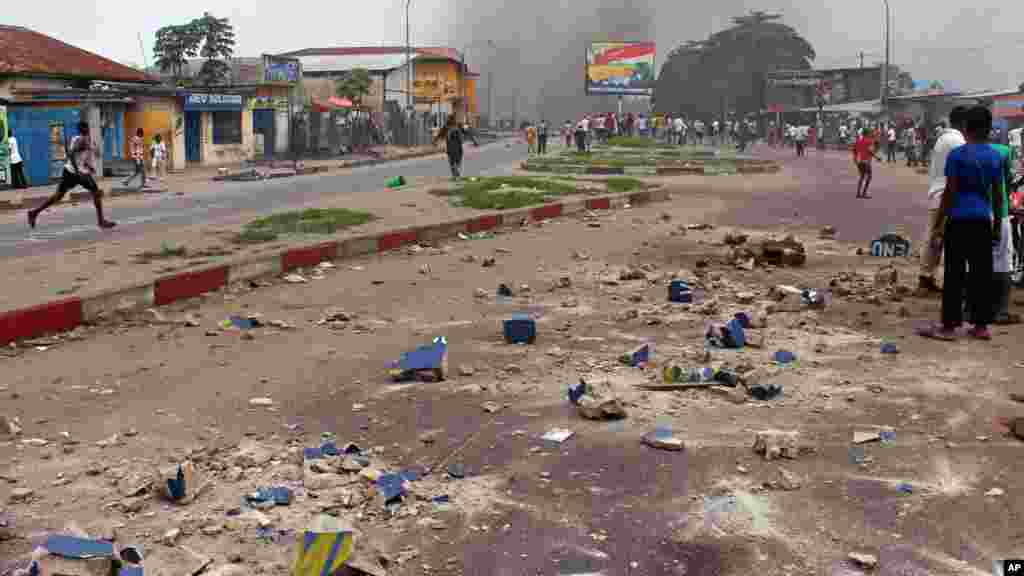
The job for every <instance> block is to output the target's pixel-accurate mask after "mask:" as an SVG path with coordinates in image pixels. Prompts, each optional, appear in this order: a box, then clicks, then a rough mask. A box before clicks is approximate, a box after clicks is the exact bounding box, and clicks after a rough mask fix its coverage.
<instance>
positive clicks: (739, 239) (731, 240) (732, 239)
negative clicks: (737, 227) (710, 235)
mask: <svg viewBox="0 0 1024 576" xmlns="http://www.w3.org/2000/svg"><path fill="white" fill-rule="evenodd" d="M748 239H750V236H749V235H747V234H739V233H736V234H733V233H729V234H726V235H725V238H724V239H722V241H723V242H725V245H726V246H739V245H741V244H746V243H747V240H748Z"/></svg>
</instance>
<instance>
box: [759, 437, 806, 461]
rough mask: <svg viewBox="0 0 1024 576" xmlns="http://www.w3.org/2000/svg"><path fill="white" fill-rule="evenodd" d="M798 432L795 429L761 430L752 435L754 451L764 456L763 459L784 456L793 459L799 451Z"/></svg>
mask: <svg viewBox="0 0 1024 576" xmlns="http://www.w3.org/2000/svg"><path fill="white" fill-rule="evenodd" d="M799 441H800V433H799V432H797V431H795V430H762V431H760V432H757V433H756V435H755V437H754V453H756V454H760V455H762V456H764V459H765V460H769V461H770V460H777V459H779V458H785V459H788V460H795V459H796V458H797V457H798V456H800V453H801V451H806V449H804V448H803V447H801V446H800V445H799Z"/></svg>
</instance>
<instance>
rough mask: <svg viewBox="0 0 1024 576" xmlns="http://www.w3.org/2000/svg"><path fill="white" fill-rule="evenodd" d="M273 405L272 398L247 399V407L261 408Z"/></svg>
mask: <svg viewBox="0 0 1024 576" xmlns="http://www.w3.org/2000/svg"><path fill="white" fill-rule="evenodd" d="M273 405H274V400H273V398H266V397H260V398H250V399H249V406H253V407H262V406H273Z"/></svg>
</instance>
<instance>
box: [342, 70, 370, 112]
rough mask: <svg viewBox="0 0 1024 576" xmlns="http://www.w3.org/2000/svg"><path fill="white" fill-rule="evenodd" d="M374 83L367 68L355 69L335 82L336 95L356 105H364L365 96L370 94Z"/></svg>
mask: <svg viewBox="0 0 1024 576" xmlns="http://www.w3.org/2000/svg"><path fill="white" fill-rule="evenodd" d="M372 82H373V81H372V79H371V78H370V73H369V72H368V71H367V70H366V69H365V68H355V69H353V70H349V71H348V72H346V73H345V74H344V75H343V76H342V77H340V78H338V79H337V80H335V81H334V93H335V94H337V95H338V96H341V97H342V98H348V99H349V100H351V101H352V102H353V103H355V104H362V102H363V96H366V95H367V94H369V93H370V86H371V85H372Z"/></svg>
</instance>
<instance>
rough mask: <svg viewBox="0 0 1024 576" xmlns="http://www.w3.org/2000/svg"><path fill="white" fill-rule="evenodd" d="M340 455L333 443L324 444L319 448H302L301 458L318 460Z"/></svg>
mask: <svg viewBox="0 0 1024 576" xmlns="http://www.w3.org/2000/svg"><path fill="white" fill-rule="evenodd" d="M339 454H341V452H339V451H338V447H337V446H336V445H335V444H334V442H325V443H323V444H322V445H321V446H320V447H319V448H304V449H303V451H302V456H303V457H304V458H305V459H306V460H319V459H321V458H324V457H325V456H337V455H339Z"/></svg>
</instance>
